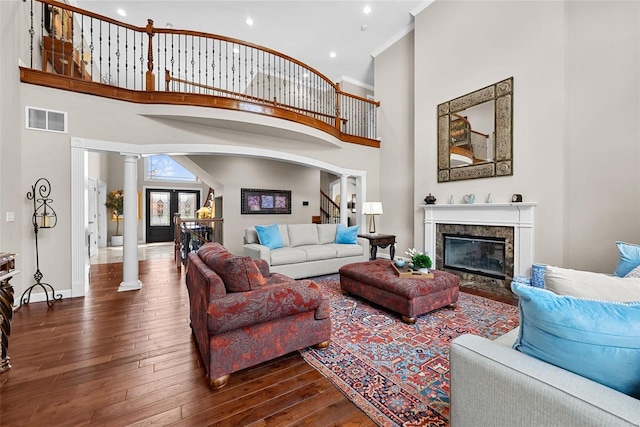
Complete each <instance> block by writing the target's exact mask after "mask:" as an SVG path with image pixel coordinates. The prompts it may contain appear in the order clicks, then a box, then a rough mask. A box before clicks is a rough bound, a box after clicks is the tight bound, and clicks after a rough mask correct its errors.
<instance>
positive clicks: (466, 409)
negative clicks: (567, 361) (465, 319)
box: [450, 328, 640, 427]
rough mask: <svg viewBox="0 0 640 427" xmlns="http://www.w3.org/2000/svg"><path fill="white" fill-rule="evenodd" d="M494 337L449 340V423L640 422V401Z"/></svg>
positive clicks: (511, 336)
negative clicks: (514, 347)
mask: <svg viewBox="0 0 640 427" xmlns="http://www.w3.org/2000/svg"><path fill="white" fill-rule="evenodd" d="M517 334H518V329H517V328H516V329H514V330H513V331H511V332H509V333H507V334H505V335H503V336H502V337H500V338H498V339H497V340H495V341H491V340H489V339H486V338H482V337H479V336H476V335H471V334H466V335H462V336H460V337H458V338H456V339H455V340H453V341H452V342H451V351H450V363H451V419H450V421H451V422H450V425H451V427H477V426H492V427H518V426H523V427H524V426H527V427H528V426H541V427H547V426H562V427H572V426H575V427H588V426H593V427H601V426H607V427H612V426H639V425H640V400H638V399H635V398H633V397H631V396H627V395H626V394H623V393H620V392H619V391H616V390H614V389H612V388H609V387H606V386H604V385H602V384H599V383H597V382H595V381H592V380H590V379H587V378H584V377H581V376H579V375H576V374H574V373H572V372H569V371H566V370H564V369H562V368H559V367H557V366H554V365H551V364H548V363H546V362H543V361H541V360H538V359H536V358H533V357H531V356H528V355H526V354H524V353H521V352H519V351H517V350H514V349H512V348H511V346H512V345H513V342H514V341H515V339H516V337H517Z"/></svg>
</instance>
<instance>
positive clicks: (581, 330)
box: [511, 282, 640, 399]
mask: <svg viewBox="0 0 640 427" xmlns="http://www.w3.org/2000/svg"><path fill="white" fill-rule="evenodd" d="M511 289H512V290H513V292H514V293H515V294H516V295H518V296H519V297H520V302H519V306H520V334H519V336H518V339H517V340H516V342H515V343H514V344H513V348H514V349H516V350H518V351H520V352H522V353H525V354H528V355H529V356H532V357H535V358H536V359H540V360H543V361H545V362H547V363H551V364H553V365H556V366H559V367H560V368H563V369H566V370H567V371H571V372H573V373H576V374H578V375H580V376H583V377H585V378H589V379H591V380H593V381H597V382H599V383H600V384H603V385H605V386H607V387H611V388H613V389H615V390H618V391H620V392H622V393H625V394H628V395H630V396H632V397H635V398H636V399H638V398H640V303H617V302H608V301H596V300H588V299H580V298H575V297H572V296H566V295H556V294H554V293H553V292H551V291H548V290H546V289H540V288H535V287H532V286H526V285H522V284H520V283H518V282H511Z"/></svg>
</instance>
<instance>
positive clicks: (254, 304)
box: [207, 280, 326, 335]
mask: <svg viewBox="0 0 640 427" xmlns="http://www.w3.org/2000/svg"><path fill="white" fill-rule="evenodd" d="M323 300H324V296H323V294H322V292H321V290H320V287H319V286H318V285H317V284H316V283H315V282H313V281H311V280H298V281H291V282H285V283H280V284H274V285H270V286H263V287H261V288H258V289H253V290H251V291H249V292H236V293H229V294H227V296H226V297H224V298H220V299H218V300H212V301H211V302H210V303H209V307H208V309H207V314H208V316H207V329H208V331H209V334H210V335H215V334H220V333H222V332H226V331H230V330H234V329H238V328H242V327H245V326H250V325H254V324H258V323H264V322H268V321H270V320H274V319H280V318H283V317H287V316H292V315H294V314H298V313H305V312H309V311H315V310H317V309H318V308H321V307H323V304H322V303H323ZM325 306H326V304H325ZM325 308H326V307H325ZM314 315H315V314H314ZM316 318H318V316H316Z"/></svg>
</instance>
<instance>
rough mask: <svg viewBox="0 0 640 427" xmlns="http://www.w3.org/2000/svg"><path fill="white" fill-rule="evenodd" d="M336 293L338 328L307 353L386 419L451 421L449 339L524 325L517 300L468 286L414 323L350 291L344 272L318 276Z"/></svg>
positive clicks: (392, 422)
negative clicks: (451, 303)
mask: <svg viewBox="0 0 640 427" xmlns="http://www.w3.org/2000/svg"><path fill="white" fill-rule="evenodd" d="M314 280H315V281H316V282H317V283H318V284H320V285H321V286H322V287H323V289H324V290H325V292H326V293H327V294H328V295H330V298H331V320H332V322H333V336H332V337H331V345H330V346H329V347H328V348H326V349H324V350H316V349H314V348H309V349H305V350H301V352H300V353H301V354H302V357H303V358H304V359H305V360H306V361H307V363H309V364H310V365H311V366H313V367H314V368H316V369H317V370H318V371H320V372H321V373H322V374H323V375H324V376H326V377H327V378H328V379H329V380H330V381H331V382H332V383H333V384H335V385H336V387H338V389H340V390H341V391H342V392H343V393H344V394H345V395H346V396H347V397H348V398H349V399H350V400H351V401H352V402H354V403H355V404H356V405H357V406H358V407H359V408H360V409H362V410H363V411H364V412H365V413H366V414H367V415H368V416H369V417H370V418H371V419H372V420H374V421H375V422H376V423H377V424H379V425H381V426H448V424H449V343H450V342H451V340H453V339H454V338H456V337H457V336H459V335H462V334H466V333H471V334H475V335H480V336H483V337H487V338H491V339H493V338H497V337H499V336H500V335H502V334H504V333H505V332H508V331H510V330H511V329H513V328H515V327H516V326H518V322H519V316H518V308H517V307H514V306H511V305H508V304H504V303H501V302H497V301H492V300H489V299H487V298H483V297H479V296H475V295H470V294H466V293H463V292H461V293H460V299H459V300H458V303H457V304H456V305H455V307H454V308H449V307H446V308H443V309H440V310H436V311H435V312H432V313H428V314H425V315H422V316H420V317H419V318H418V321H417V322H416V323H415V324H414V325H407V324H405V323H403V322H402V320H401V318H400V316H399V315H396V314H394V313H391V312H389V311H387V310H386V309H383V308H381V307H379V306H376V305H374V304H370V303H367V302H366V301H364V300H362V299H359V298H356V297H351V296H345V295H343V294H342V292H341V290H340V284H339V276H338V275H337V274H334V275H330V276H322V277H316V278H314Z"/></svg>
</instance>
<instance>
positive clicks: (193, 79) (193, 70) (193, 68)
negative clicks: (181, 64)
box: [185, 35, 199, 92]
mask: <svg viewBox="0 0 640 427" xmlns="http://www.w3.org/2000/svg"><path fill="white" fill-rule="evenodd" d="M186 40H187V38H186V37H185V42H186ZM195 48H196V46H195V36H194V35H191V83H192V85H191V87H192V89H191V91H190V92H194V90H193V83H195V81H196V75H195V68H196V60H195V58H196V53H195ZM185 57H186V55H185ZM198 91H199V89H198Z"/></svg>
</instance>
